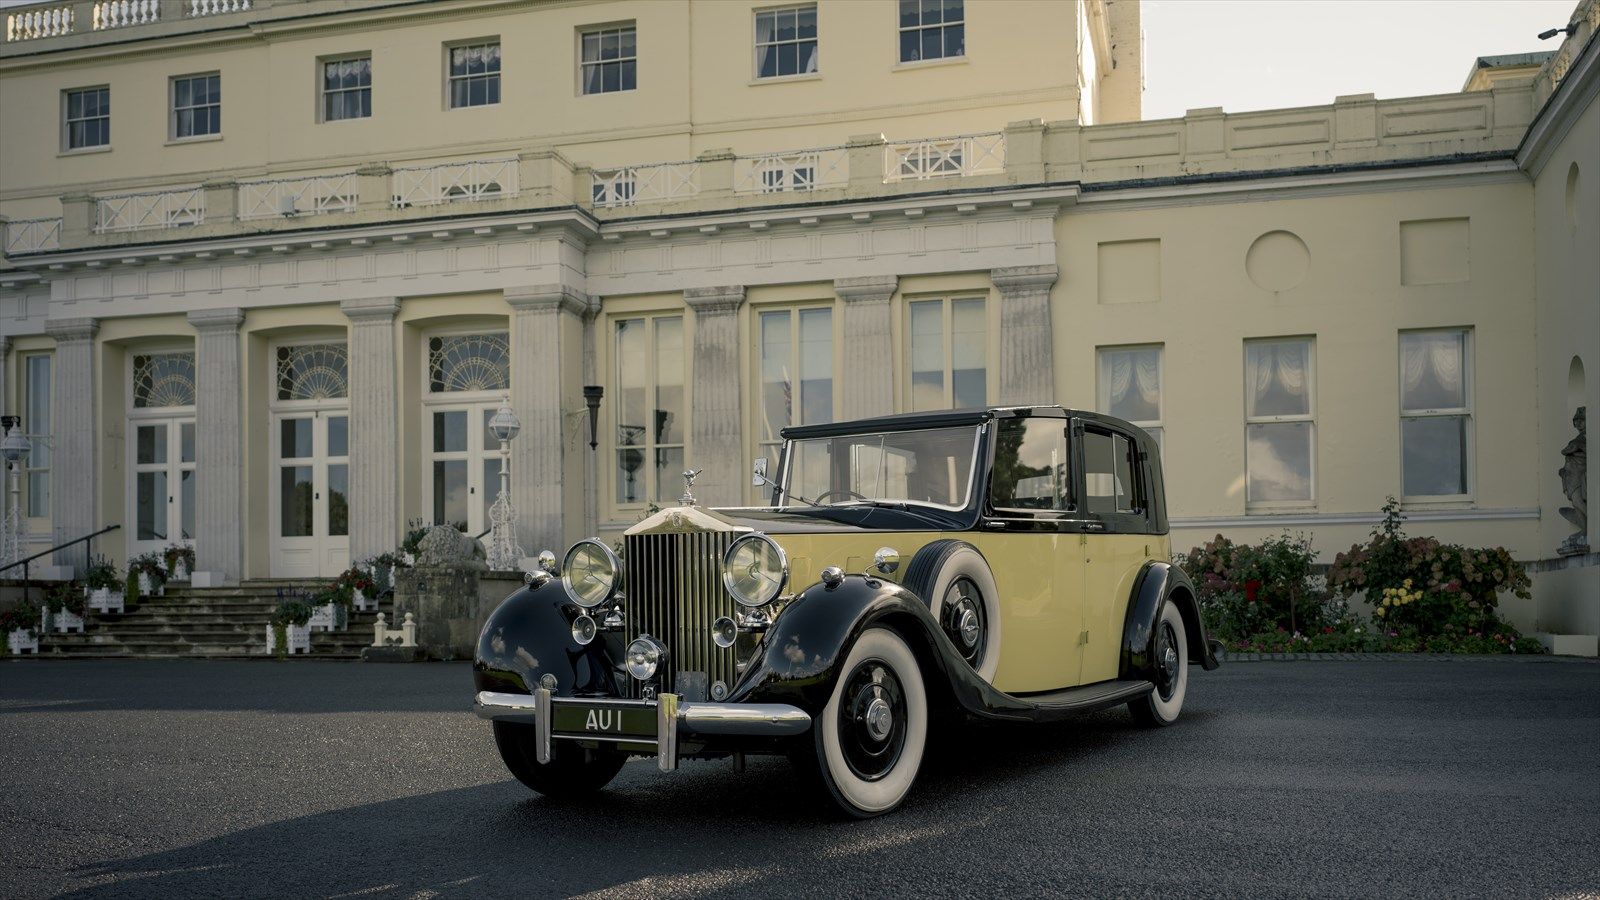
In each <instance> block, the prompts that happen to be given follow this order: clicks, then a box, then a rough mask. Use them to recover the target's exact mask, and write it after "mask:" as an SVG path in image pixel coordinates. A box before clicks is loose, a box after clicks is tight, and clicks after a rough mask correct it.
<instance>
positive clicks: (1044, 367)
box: [989, 265, 1057, 406]
mask: <svg viewBox="0 0 1600 900" xmlns="http://www.w3.org/2000/svg"><path fill="white" fill-rule="evenodd" d="M1056 274H1057V273H1056V267H1055V266H1054V265H1044V266H1013V267H1010V268H1006V269H995V270H993V271H991V272H990V273H989V279H990V281H992V282H993V283H994V286H995V288H996V289H997V290H999V292H1000V404H1001V405H1002V406H1026V405H1028V404H1046V403H1054V402H1055V395H1056V380H1055V362H1054V359H1055V353H1054V347H1055V344H1054V340H1053V337H1052V335H1051V331H1050V286H1051V285H1053V284H1055V283H1056Z"/></svg>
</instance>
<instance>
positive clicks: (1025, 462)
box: [989, 418, 1070, 510]
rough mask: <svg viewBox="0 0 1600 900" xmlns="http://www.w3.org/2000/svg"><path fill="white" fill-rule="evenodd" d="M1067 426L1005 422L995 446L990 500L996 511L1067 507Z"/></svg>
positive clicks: (1046, 422)
mask: <svg viewBox="0 0 1600 900" xmlns="http://www.w3.org/2000/svg"><path fill="white" fill-rule="evenodd" d="M1066 426H1067V423H1066V421H1065V420H1063V419H1049V418H1037V419H1005V420H1002V421H1001V423H1000V432H999V439H998V441H997V443H996V444H995V451H994V471H993V473H992V474H991V475H990V477H989V497H990V502H992V503H993V504H994V506H995V508H996V509H1042V510H1063V509H1067V508H1068V499H1067V482H1068V480H1069V477H1068V472H1069V471H1070V470H1069V469H1068V468H1067V427H1066Z"/></svg>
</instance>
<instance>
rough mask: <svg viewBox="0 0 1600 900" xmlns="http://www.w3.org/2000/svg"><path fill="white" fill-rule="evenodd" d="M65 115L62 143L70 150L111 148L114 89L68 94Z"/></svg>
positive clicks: (86, 90) (88, 89)
mask: <svg viewBox="0 0 1600 900" xmlns="http://www.w3.org/2000/svg"><path fill="white" fill-rule="evenodd" d="M64 100H65V103H66V109H65V110H64V111H63V115H62V127H63V130H64V132H65V134H64V135H63V143H64V144H65V145H66V149H68V150H82V149H84V148H86V147H109V146H111V89H110V88H108V87H95V88H83V89H82V90H77V91H67V92H66V94H65V98H64Z"/></svg>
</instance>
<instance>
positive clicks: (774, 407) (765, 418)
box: [761, 310, 794, 441]
mask: <svg viewBox="0 0 1600 900" xmlns="http://www.w3.org/2000/svg"><path fill="white" fill-rule="evenodd" d="M789 320H790V316H789V311H788V310H783V311H781V312H764V313H762V314H761V412H762V431H761V439H762V440H764V441H775V440H777V439H778V429H780V428H783V427H785V426H788V425H791V424H793V423H794V420H793V418H792V415H793V408H794V407H793V397H792V392H793V387H792V385H791V383H790V381H789V374H790V373H789V347H790V344H789V338H790V328H789Z"/></svg>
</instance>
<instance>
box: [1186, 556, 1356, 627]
mask: <svg viewBox="0 0 1600 900" xmlns="http://www.w3.org/2000/svg"><path fill="white" fill-rule="evenodd" d="M1174 561H1175V562H1176V563H1177V564H1178V567H1179V568H1181V569H1183V570H1184V571H1185V572H1187V573H1188V574H1189V578H1190V580H1191V581H1193V582H1194V584H1195V589H1196V590H1197V591H1198V592H1199V594H1200V597H1199V600H1200V607H1201V610H1202V612H1203V613H1204V614H1205V617H1206V624H1207V626H1208V628H1210V629H1212V630H1215V631H1218V632H1222V633H1227V634H1253V633H1255V632H1257V631H1264V630H1265V631H1270V630H1274V629H1276V628H1280V627H1281V628H1285V629H1287V630H1288V631H1289V632H1290V633H1293V632H1295V631H1299V630H1307V631H1309V630H1313V629H1317V628H1321V627H1323V626H1325V625H1328V624H1331V623H1333V622H1335V621H1337V620H1339V619H1340V618H1341V617H1342V616H1343V614H1344V608H1343V604H1342V603H1331V602H1330V599H1331V598H1330V595H1329V594H1328V592H1327V591H1326V590H1325V589H1323V588H1321V587H1320V586H1319V585H1318V584H1317V579H1316V574H1315V565H1316V554H1314V553H1312V552H1311V541H1310V540H1309V539H1307V538H1306V537H1305V536H1304V535H1299V536H1292V535H1289V534H1282V535H1278V536H1277V537H1270V538H1267V539H1266V540H1264V541H1262V542H1261V543H1260V544H1235V543H1234V542H1233V541H1231V540H1229V539H1227V538H1225V537H1223V536H1222V535H1220V534H1219V535H1217V536H1216V537H1214V538H1212V539H1211V540H1209V541H1207V542H1205V543H1204V544H1202V545H1201V546H1199V547H1196V548H1194V549H1193V550H1190V551H1189V552H1188V553H1186V554H1183V555H1181V556H1179V557H1177V558H1176V559H1175V560H1174Z"/></svg>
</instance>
